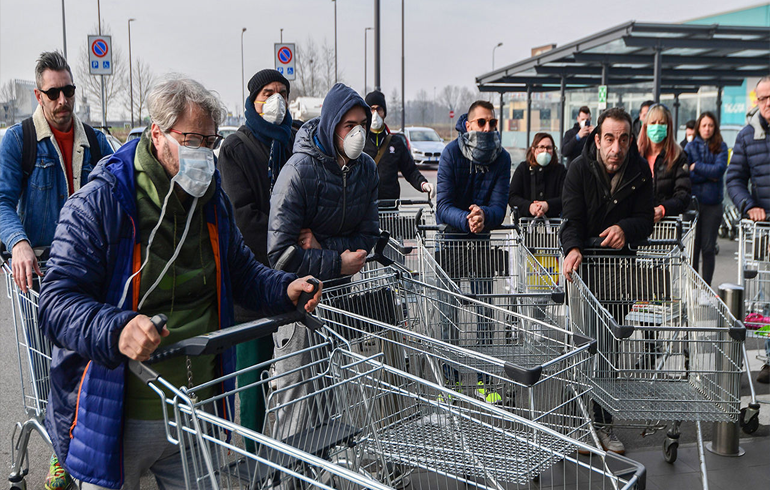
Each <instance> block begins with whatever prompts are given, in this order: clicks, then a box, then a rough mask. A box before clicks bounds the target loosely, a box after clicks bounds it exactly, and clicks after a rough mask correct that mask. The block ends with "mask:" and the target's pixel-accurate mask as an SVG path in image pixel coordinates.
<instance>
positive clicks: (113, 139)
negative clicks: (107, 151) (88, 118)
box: [93, 126, 123, 151]
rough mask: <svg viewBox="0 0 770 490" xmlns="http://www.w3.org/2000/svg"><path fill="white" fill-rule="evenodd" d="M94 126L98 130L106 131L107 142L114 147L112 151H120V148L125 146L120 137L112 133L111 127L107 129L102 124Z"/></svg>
mask: <svg viewBox="0 0 770 490" xmlns="http://www.w3.org/2000/svg"><path fill="white" fill-rule="evenodd" d="M93 128H94V129H95V130H97V131H101V132H102V133H104V137H105V138H107V143H109V144H110V148H112V151H118V148H120V147H121V146H123V143H121V142H120V140H119V139H117V138H116V137H114V136H113V135H112V133H110V130H109V129H105V128H103V127H102V126H93Z"/></svg>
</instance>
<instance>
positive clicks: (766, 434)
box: [0, 170, 770, 490]
mask: <svg viewBox="0 0 770 490" xmlns="http://www.w3.org/2000/svg"><path fill="white" fill-rule="evenodd" d="M423 173H424V175H425V176H426V178H428V180H429V181H431V182H433V183H435V182H436V171H435V170H425V171H424V172H423ZM401 184H402V197H403V198H405V199H406V198H418V197H424V196H425V195H424V194H421V193H419V192H418V191H416V190H415V189H413V188H412V187H411V186H410V185H409V184H408V183H406V182H404V181H403V179H402V182H401ZM719 245H720V253H719V255H718V256H717V267H716V273H715V277H714V281H713V284H714V285H715V286H718V285H719V284H722V283H726V282H731V283H734V282H736V281H737V270H738V268H737V262H736V259H735V254H736V252H737V244H736V243H735V242H730V241H728V240H725V239H720V240H719ZM3 281H4V279H3ZM0 312H2V313H0V332H2V335H3V338H4V339H5V341H4V342H0V365H1V366H2V368H1V369H0V414H2V415H0V457H1V458H2V462H3V464H4V466H3V468H5V470H6V473H5V474H6V475H7V474H8V473H9V472H10V466H11V454H12V449H11V447H12V442H11V434H12V432H13V431H14V427H15V424H17V423H19V422H23V421H25V420H26V419H27V416H26V415H25V413H24V410H23V406H24V405H23V403H22V395H21V384H20V378H19V357H18V354H17V343H16V338H15V335H14V327H13V322H12V318H11V310H10V301H9V300H8V298H7V296H6V294H5V291H3V292H2V294H0ZM747 342H748V343H747V346H748V348H749V350H750V354H749V357H750V363H751V368H752V371H753V372H754V373H753V375H752V377H753V378H754V377H756V372H757V371H758V370H759V368H760V367H761V364H760V363H759V361H757V360H756V355H757V354H758V353H759V352H760V349H761V344H760V342H758V341H756V340H753V339H750V340H749V341H747ZM22 360H23V361H24V362H26V360H25V359H22ZM755 386H756V388H757V390H758V395H759V399H760V401H761V402H762V403H763V404H762V411H761V412H760V427H759V429H758V430H757V431H756V432H755V433H754V434H753V435H750V436H749V435H746V434H743V433H741V440H740V443H741V446H742V447H743V448H744V449H745V451H746V455H745V456H743V457H740V458H725V457H720V456H716V455H713V454H710V453H709V454H707V464H708V468H709V482H710V484H711V488H712V490H713V489H723V488H724V489H728V488H747V489H748V488H751V489H759V488H769V487H770V483H768V482H770V457H769V456H768V454H770V405H768V404H769V403H770V390H768V385H755ZM742 395H745V396H744V397H743V400H742V406H745V405H746V403H747V402H748V383H747V382H746V379H745V376H744V380H743V387H742ZM710 425H711V424H704V427H703V429H704V438H705V440H706V441H709V440H711V433H712V427H711V426H710ZM639 433H640V430H639V429H621V430H619V435H620V437H621V439H622V440H623V441H624V443H625V444H626V447H627V449H628V453H627V456H628V457H630V458H632V459H636V460H637V461H640V462H642V463H643V464H645V466H646V467H647V470H648V483H649V485H648V488H656V489H657V488H661V489H662V488H677V489H678V490H686V489H690V488H700V481H699V479H698V469H697V458H698V456H697V448H696V446H695V444H694V441H695V430H694V427H693V426H692V424H683V426H682V439H681V447H680V451H679V460H678V461H677V463H675V464H674V465H670V464H668V463H665V462H663V458H662V456H661V451H660V446H661V444H662V440H663V438H664V437H665V431H659V432H658V433H656V434H654V435H652V436H647V437H641V436H640V435H639ZM28 456H29V457H28V463H29V468H30V470H29V475H28V476H27V478H26V481H27V485H28V488H31V489H40V488H43V481H44V478H45V476H46V474H47V470H48V460H49V458H50V456H51V449H50V447H47V445H46V444H45V443H44V442H43V441H42V439H41V437H39V436H38V435H37V434H32V437H31V438H30V443H29V448H28ZM155 488H157V487H156V486H155V483H154V481H153V480H152V478H150V477H149V476H147V477H145V478H144V479H143V482H142V489H143V490H145V489H147V490H149V489H155Z"/></svg>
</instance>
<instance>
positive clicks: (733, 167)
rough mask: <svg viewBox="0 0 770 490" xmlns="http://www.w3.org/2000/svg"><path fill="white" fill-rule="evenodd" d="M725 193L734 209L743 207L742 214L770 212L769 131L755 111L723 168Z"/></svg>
mask: <svg viewBox="0 0 770 490" xmlns="http://www.w3.org/2000/svg"><path fill="white" fill-rule="evenodd" d="M688 146H689V145H688ZM749 180H750V181H751V193H749V190H748V184H749ZM727 192H728V193H729V194H730V199H732V200H733V203H735V205H736V206H737V207H738V209H741V208H742V207H743V206H744V204H745V208H744V210H749V209H751V208H756V207H761V208H763V209H765V210H770V131H768V123H767V121H765V119H764V118H763V117H762V115H761V114H760V113H759V111H757V112H756V114H754V115H753V116H752V117H751V119H750V120H749V125H748V126H746V127H745V128H743V129H742V130H741V132H740V133H738V137H737V138H735V146H733V157H732V159H731V160H730V165H729V166H728V167H727Z"/></svg>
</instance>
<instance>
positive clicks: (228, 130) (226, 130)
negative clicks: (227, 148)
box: [214, 126, 238, 158]
mask: <svg viewBox="0 0 770 490" xmlns="http://www.w3.org/2000/svg"><path fill="white" fill-rule="evenodd" d="M236 131H238V126H220V128H219V134H221V135H222V141H220V142H219V143H217V147H216V148H214V155H216V156H217V158H219V149H220V148H221V147H222V143H224V141H225V139H226V138H227V137H228V136H230V135H231V134H233V133H234V132H236Z"/></svg>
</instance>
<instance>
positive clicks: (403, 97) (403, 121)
mask: <svg viewBox="0 0 770 490" xmlns="http://www.w3.org/2000/svg"><path fill="white" fill-rule="evenodd" d="M404 78H405V77H404V0H401V130H402V131H403V130H404V127H406V94H404Z"/></svg>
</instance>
